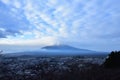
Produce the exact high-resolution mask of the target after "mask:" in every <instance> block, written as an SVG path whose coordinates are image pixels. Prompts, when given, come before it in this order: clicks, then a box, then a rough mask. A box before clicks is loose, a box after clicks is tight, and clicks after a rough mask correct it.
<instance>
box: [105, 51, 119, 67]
mask: <svg viewBox="0 0 120 80" xmlns="http://www.w3.org/2000/svg"><path fill="white" fill-rule="evenodd" d="M104 66H105V67H107V68H120V51H112V52H111V53H110V54H109V55H108V58H107V59H106V61H105V62H104Z"/></svg>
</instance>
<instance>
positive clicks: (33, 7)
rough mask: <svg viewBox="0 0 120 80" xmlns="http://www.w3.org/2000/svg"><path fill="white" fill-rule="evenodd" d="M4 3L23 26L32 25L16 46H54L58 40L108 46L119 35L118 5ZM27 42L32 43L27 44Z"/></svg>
mask: <svg viewBox="0 0 120 80" xmlns="http://www.w3.org/2000/svg"><path fill="white" fill-rule="evenodd" d="M2 2H3V3H5V4H6V5H9V7H10V6H11V7H10V10H11V14H13V16H14V18H16V21H17V20H18V21H19V22H20V26H21V24H22V23H23V22H22V20H23V21H24V19H26V22H28V23H30V24H28V23H26V24H28V27H26V28H28V29H26V30H24V27H22V28H21V27H20V28H19V29H20V30H23V35H21V37H20V35H19V36H17V37H16V38H19V37H20V40H21V42H17V41H15V40H13V41H15V43H14V44H26V45H27V44H31V45H32V44H35V45H37V43H39V45H42V43H43V44H51V43H52V44H53V43H56V39H57V40H58V41H61V42H63V43H64V42H68V43H69V42H73V43H74V42H77V43H79V44H82V43H84V44H87V43H91V45H93V44H92V43H93V42H95V43H96V44H99V42H101V43H102V42H103V43H105V42H106V41H107V40H108V38H111V37H110V36H113V35H118V34H119V33H120V29H119V21H120V14H119V13H120V9H119V5H118V3H119V1H118V2H117V3H116V1H107V0H106V1H104V0H100V1H99V0H25V1H19V0H12V1H10V0H2ZM24 25H25V24H24ZM0 26H1V25H0ZM30 27H31V28H30ZM16 28H17V26H16ZM0 29H2V28H0ZM108 36H109V37H108ZM116 37H119V36H114V39H116ZM26 38H28V39H30V40H27V41H26ZM32 38H33V39H32ZM24 39H25V40H24ZM34 39H35V40H34ZM46 39H48V40H50V41H48V40H46ZM62 39H64V40H63V41H62ZM9 40H10V39H9ZM11 40H12V39H11ZM112 40H113V39H111V40H110V41H109V43H111V42H112ZM8 42H9V41H8ZM2 43H5V42H4V41H2V42H1V44H2ZM6 43H7V41H6ZM109 43H108V44H109Z"/></svg>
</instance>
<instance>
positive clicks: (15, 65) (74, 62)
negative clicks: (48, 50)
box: [0, 56, 120, 80]
mask: <svg viewBox="0 0 120 80" xmlns="http://www.w3.org/2000/svg"><path fill="white" fill-rule="evenodd" d="M104 61H105V58H104V57H79V56H74V57H71V56H69V57H28V56H22V57H1V58H0V80H120V69H110V68H104V67H103V66H102V64H103V63H104Z"/></svg>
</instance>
